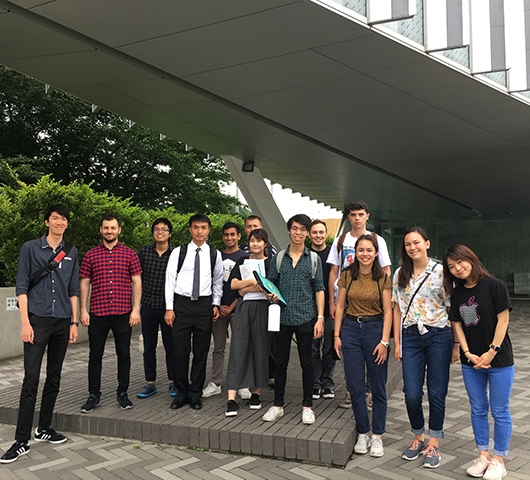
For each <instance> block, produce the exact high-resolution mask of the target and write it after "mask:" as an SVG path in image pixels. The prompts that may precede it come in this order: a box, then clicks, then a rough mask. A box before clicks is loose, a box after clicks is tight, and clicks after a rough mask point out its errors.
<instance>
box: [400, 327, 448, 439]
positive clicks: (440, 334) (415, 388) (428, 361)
mask: <svg viewBox="0 0 530 480" xmlns="http://www.w3.org/2000/svg"><path fill="white" fill-rule="evenodd" d="M426 328H427V330H428V332H427V333H426V334H424V335H420V332H419V331H418V328H417V327H416V325H413V326H411V327H409V328H404V329H403V331H402V335H401V352H402V359H401V366H402V369H403V393H404V394H405V403H406V405H407V413H408V416H409V420H410V424H411V427H412V428H411V431H412V433H414V434H415V435H419V434H421V433H423V432H424V431H425V420H424V417H423V408H422V397H423V384H424V382H425V371H427V395H428V397H429V435H430V436H431V437H435V438H443V436H444V432H443V424H444V417H445V397H446V396H447V387H448V385H449V369H450V366H451V353H452V350H453V332H452V330H451V328H450V327H443V328H437V327H426Z"/></svg>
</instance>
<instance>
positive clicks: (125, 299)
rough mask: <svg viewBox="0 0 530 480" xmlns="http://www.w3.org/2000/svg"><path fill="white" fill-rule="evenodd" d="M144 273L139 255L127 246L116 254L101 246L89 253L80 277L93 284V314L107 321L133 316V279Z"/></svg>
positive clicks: (82, 266) (119, 248)
mask: <svg viewBox="0 0 530 480" xmlns="http://www.w3.org/2000/svg"><path fill="white" fill-rule="evenodd" d="M141 273H142V267H141V266H140V260H139V259H138V255H137V254H136V252H135V251H134V250H133V249H132V248H129V247H126V246H125V245H123V243H120V242H118V243H117V244H116V245H115V246H114V247H113V248H112V250H109V249H108V248H107V247H105V246H104V245H103V243H100V244H99V245H98V246H97V247H94V248H92V249H90V250H89V251H88V252H86V254H85V257H84V258H83V263H82V264H81V269H80V270H79V275H80V276H81V278H90V281H91V283H92V291H91V293H90V313H93V314H94V315H97V316H99V317H103V316H109V315H123V314H124V313H127V312H130V311H131V308H132V305H131V299H132V287H131V277H133V276H135V275H140V274H141Z"/></svg>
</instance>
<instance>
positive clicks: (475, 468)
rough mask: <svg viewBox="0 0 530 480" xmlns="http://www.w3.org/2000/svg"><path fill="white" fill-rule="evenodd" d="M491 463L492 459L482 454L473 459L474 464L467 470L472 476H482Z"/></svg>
mask: <svg viewBox="0 0 530 480" xmlns="http://www.w3.org/2000/svg"><path fill="white" fill-rule="evenodd" d="M490 463H491V460H490V458H489V457H485V456H484V455H480V456H479V457H478V458H476V459H475V460H473V465H471V466H470V467H469V468H468V469H467V470H466V473H467V474H468V475H469V476H470V477H476V478H482V476H483V475H484V472H485V471H486V470H487V469H488V467H489V466H490Z"/></svg>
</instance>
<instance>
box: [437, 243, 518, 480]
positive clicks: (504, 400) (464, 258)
mask: <svg viewBox="0 0 530 480" xmlns="http://www.w3.org/2000/svg"><path fill="white" fill-rule="evenodd" d="M443 267H444V287H445V289H446V291H447V292H448V293H449V294H450V295H451V309H450V313H449V319H450V320H451V322H452V324H453V328H454V330H455V333H456V336H457V338H458V341H459V342H460V360H461V362H462V376H463V379H464V384H465V386H466V390H467V394H468V396H469V403H470V405H471V425H472V427H473V434H474V436H475V443H476V445H477V448H478V450H479V452H480V456H479V457H478V458H477V459H476V460H475V461H474V462H473V465H471V466H470V467H469V468H468V469H467V471H466V473H467V474H468V475H470V476H472V477H483V478H485V479H486V480H488V479H489V480H492V479H501V478H503V477H504V476H505V475H506V468H505V466H504V461H503V458H504V457H505V456H506V455H508V448H509V444H510V437H511V434H512V419H511V414H510V394H511V390H512V386H513V379H514V366H513V350H512V344H511V341H510V337H509V336H508V323H509V314H510V310H511V309H512V306H511V303H510V298H509V296H508V291H507V290H506V286H505V285H504V283H503V282H501V281H500V280H497V279H496V278H493V277H492V276H491V275H490V274H489V273H488V271H487V270H486V269H485V268H484V266H483V265H482V263H481V262H480V260H479V259H478V258H477V256H476V255H475V253H474V252H473V251H472V250H471V249H470V248H469V247H466V246H465V245H453V246H451V247H449V248H448V249H447V251H446V252H445V255H444V260H443ZM490 408H491V414H492V417H493V421H494V433H493V437H494V439H493V441H494V443H493V455H492V456H491V457H490V454H489V440H490V427H489V423H488V410H489V409H490Z"/></svg>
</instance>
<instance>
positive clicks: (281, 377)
mask: <svg viewBox="0 0 530 480" xmlns="http://www.w3.org/2000/svg"><path fill="white" fill-rule="evenodd" d="M314 327H315V321H314V320H311V321H309V322H307V323H304V324H302V325H294V326H291V325H282V324H280V331H279V332H278V333H277V337H276V378H275V382H274V405H275V406H276V407H283V404H284V397H285V384H286V382H287V366H288V365H289V357H290V354H291V339H292V337H293V333H294V335H295V336H296V343H297V347H298V358H299V360H300V366H301V367H302V389H303V392H304V396H303V399H302V406H304V407H312V406H313V380H314V370H313V356H312V349H313V330H314Z"/></svg>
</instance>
